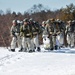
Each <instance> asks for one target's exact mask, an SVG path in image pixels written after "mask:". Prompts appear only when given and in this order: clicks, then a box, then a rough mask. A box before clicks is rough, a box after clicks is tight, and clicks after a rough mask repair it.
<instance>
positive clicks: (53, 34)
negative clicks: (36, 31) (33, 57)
mask: <svg viewBox="0 0 75 75" xmlns="http://www.w3.org/2000/svg"><path fill="white" fill-rule="evenodd" d="M47 31H48V34H49V38H50V50H53V49H55V50H57V47H58V46H57V43H56V42H57V35H58V34H60V30H59V26H58V24H57V23H56V22H55V20H54V19H51V22H50V21H49V22H47Z"/></svg>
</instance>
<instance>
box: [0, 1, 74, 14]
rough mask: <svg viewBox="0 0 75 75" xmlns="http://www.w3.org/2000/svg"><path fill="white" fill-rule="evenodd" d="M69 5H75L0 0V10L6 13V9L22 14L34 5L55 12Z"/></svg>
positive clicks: (67, 2) (68, 2) (63, 2)
mask: <svg viewBox="0 0 75 75" xmlns="http://www.w3.org/2000/svg"><path fill="white" fill-rule="evenodd" d="M70 3H73V4H74V5H75V0H0V10H3V11H4V12H6V10H7V9H10V10H11V11H15V12H21V13H23V12H24V11H27V10H28V9H30V8H31V7H32V6H33V5H34V4H36V5H37V4H43V5H44V6H45V7H48V8H50V9H51V10H55V9H60V8H61V7H66V5H69V4H70Z"/></svg>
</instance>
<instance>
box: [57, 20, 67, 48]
mask: <svg viewBox="0 0 75 75" xmlns="http://www.w3.org/2000/svg"><path fill="white" fill-rule="evenodd" d="M56 22H57V24H58V26H59V29H60V34H59V35H58V36H57V39H58V41H59V48H60V47H63V46H64V36H65V29H66V28H65V24H64V22H63V21H61V20H56Z"/></svg>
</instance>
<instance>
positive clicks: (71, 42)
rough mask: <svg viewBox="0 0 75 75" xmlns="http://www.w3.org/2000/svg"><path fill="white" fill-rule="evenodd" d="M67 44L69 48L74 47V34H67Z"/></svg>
mask: <svg viewBox="0 0 75 75" xmlns="http://www.w3.org/2000/svg"><path fill="white" fill-rule="evenodd" d="M67 43H68V45H70V46H74V33H70V34H67Z"/></svg>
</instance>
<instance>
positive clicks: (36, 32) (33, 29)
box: [29, 19, 41, 52]
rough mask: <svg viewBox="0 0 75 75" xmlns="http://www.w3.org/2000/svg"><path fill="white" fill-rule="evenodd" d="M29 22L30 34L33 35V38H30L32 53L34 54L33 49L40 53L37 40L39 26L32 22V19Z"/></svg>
mask: <svg viewBox="0 0 75 75" xmlns="http://www.w3.org/2000/svg"><path fill="white" fill-rule="evenodd" d="M29 22H30V25H31V26H32V33H33V38H32V42H33V44H32V45H33V52H35V48H36V49H37V51H40V50H41V49H40V45H39V38H38V35H39V33H40V26H39V24H38V23H37V22H35V21H33V19H30V20H29Z"/></svg>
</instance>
